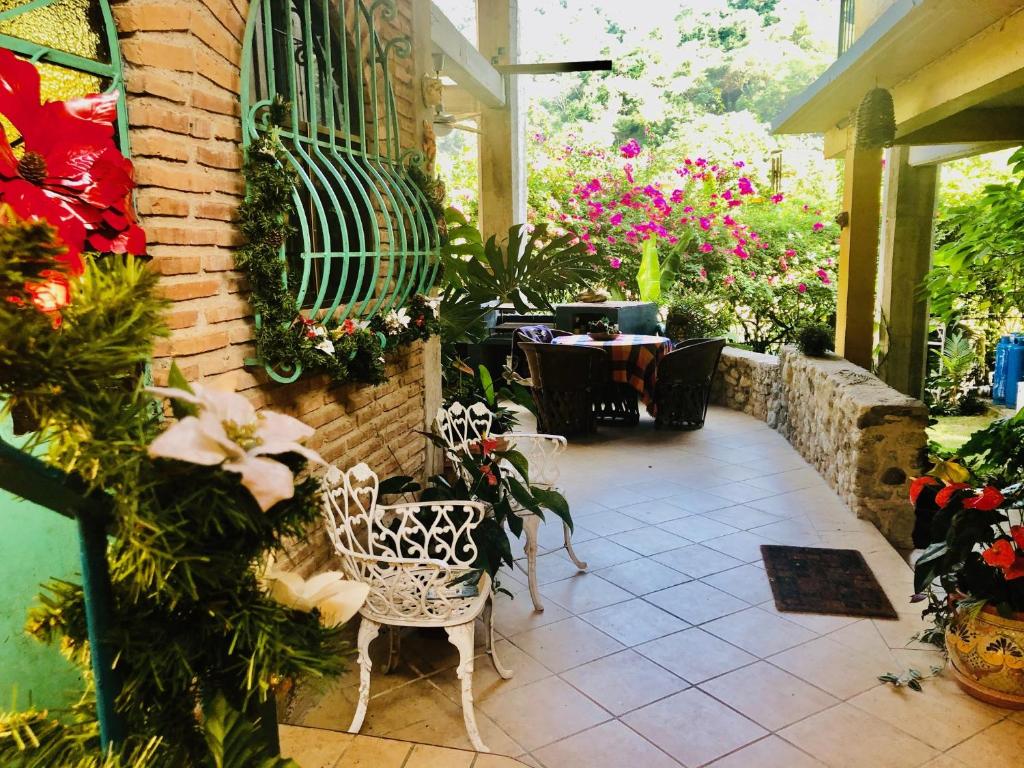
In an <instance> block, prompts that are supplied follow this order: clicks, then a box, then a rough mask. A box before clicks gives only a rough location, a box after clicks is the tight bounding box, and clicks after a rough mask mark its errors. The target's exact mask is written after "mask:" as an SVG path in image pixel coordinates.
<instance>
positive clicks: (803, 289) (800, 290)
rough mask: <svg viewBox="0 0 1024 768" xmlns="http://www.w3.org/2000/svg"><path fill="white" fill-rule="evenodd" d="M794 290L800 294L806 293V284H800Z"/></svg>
mask: <svg viewBox="0 0 1024 768" xmlns="http://www.w3.org/2000/svg"><path fill="white" fill-rule="evenodd" d="M796 289H797V290H798V291H799V292H800V293H807V283H800V285H798V286H797V287H796Z"/></svg>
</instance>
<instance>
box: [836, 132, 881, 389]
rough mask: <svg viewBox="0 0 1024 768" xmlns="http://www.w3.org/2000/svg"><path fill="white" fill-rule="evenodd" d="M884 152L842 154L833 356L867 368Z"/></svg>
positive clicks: (850, 150) (851, 150)
mask: <svg viewBox="0 0 1024 768" xmlns="http://www.w3.org/2000/svg"><path fill="white" fill-rule="evenodd" d="M881 184H882V150H881V149H859V148H857V147H856V145H852V146H850V148H848V149H847V150H846V166H845V169H844V171H843V211H844V212H845V214H846V216H847V221H846V226H844V227H843V229H842V234H841V235H840V237H839V279H838V295H837V297H836V354H838V355H841V356H842V357H845V358H846V359H847V360H849V361H850V362H851V363H855V364H856V365H859V366H861V367H862V368H867V369H868V370H870V369H871V352H872V348H873V346H874V322H875V278H876V275H877V269H878V219H879V197H880V193H881Z"/></svg>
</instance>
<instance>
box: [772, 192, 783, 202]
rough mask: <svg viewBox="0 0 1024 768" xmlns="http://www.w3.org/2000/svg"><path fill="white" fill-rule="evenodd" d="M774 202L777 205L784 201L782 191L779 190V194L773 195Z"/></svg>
mask: <svg viewBox="0 0 1024 768" xmlns="http://www.w3.org/2000/svg"><path fill="white" fill-rule="evenodd" d="M772 202H773V203H775V204H776V205H777V204H779V203H781V202H782V193H781V192H779V193H778V194H777V195H772Z"/></svg>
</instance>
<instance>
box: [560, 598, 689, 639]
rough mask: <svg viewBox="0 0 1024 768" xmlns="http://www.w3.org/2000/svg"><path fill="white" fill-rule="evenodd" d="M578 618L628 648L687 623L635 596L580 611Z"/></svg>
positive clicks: (661, 635) (680, 628)
mask: <svg viewBox="0 0 1024 768" xmlns="http://www.w3.org/2000/svg"><path fill="white" fill-rule="evenodd" d="M580 618H582V619H583V620H584V621H586V622H588V623H589V624H593V625H594V626H595V627H597V628H598V629H600V630H601V631H602V632H604V633H605V634H607V635H611V636H612V637H614V638H615V639H616V640H618V641H619V642H620V643H622V644H623V645H625V646H627V647H632V646H634V645H639V644H640V643H646V642H648V641H650V640H654V639H656V638H659V637H664V636H665V635H670V634H672V633H673V632H679V631H681V630H684V629H686V628H687V627H689V626H690V625H689V624H687V623H686V622H685V621H683V620H682V619H679V618H676V617H675V616H673V615H672V614H671V613H666V612H665V611H663V610H661V609H660V608H657V607H655V606H653V605H651V604H650V603H648V602H647V601H646V600H641V599H640V598H634V599H632V600H628V601H626V602H624V603H618V604H617V605H609V606H607V607H605V608H599V609H598V610H596V611H590V612H589V613H585V614H583V615H582V616H581V617H580Z"/></svg>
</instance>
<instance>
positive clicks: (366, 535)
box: [322, 464, 512, 752]
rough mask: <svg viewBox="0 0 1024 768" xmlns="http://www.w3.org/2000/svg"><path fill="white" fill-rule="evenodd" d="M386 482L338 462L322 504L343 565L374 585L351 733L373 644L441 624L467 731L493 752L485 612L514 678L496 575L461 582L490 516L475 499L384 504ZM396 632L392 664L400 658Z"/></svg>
mask: <svg viewBox="0 0 1024 768" xmlns="http://www.w3.org/2000/svg"><path fill="white" fill-rule="evenodd" d="M378 488H379V481H378V479H377V475H376V474H374V473H373V471H372V470H371V469H370V468H369V467H368V466H366V464H357V465H356V466H355V467H353V468H352V469H350V470H348V471H347V472H341V471H340V470H338V469H337V468H332V469H331V471H329V472H328V474H327V476H326V478H325V481H324V493H323V497H322V498H323V511H324V517H325V518H326V519H327V533H328V535H329V536H330V538H331V542H332V543H333V544H334V549H335V551H336V552H337V554H338V557H339V558H340V560H341V567H342V570H343V571H344V572H345V573H346V575H347V576H348V577H349V578H351V579H353V580H356V581H359V582H362V583H365V584H367V585H369V587H370V593H369V597H367V599H366V602H365V603H364V604H363V607H362V608H361V609H360V611H359V613H360V615H361V616H362V620H361V622H360V624H359V635H358V640H357V645H358V651H359V656H358V664H359V701H358V704H357V705H356V713H355V716H354V717H353V718H352V724H351V725H350V726H349V729H348V730H349V733H359V730H360V728H362V725H363V719H364V718H365V716H366V707H367V704H368V703H369V700H370V670H371V668H372V666H373V664H372V662H371V660H370V651H369V648H370V643H371V642H373V640H374V638H376V637H377V635H378V634H379V633H380V630H381V627H382V626H388V627H392V628H393V627H443V628H444V630H445V631H446V632H447V633H448V639H449V640H450V641H451V643H452V645H454V646H455V647H456V648H458V650H459V666H458V667H457V668H456V674H457V675H458V678H459V682H460V683H461V687H462V715H463V720H464V721H465V725H466V732H467V733H468V734H469V740H470V741H471V742H472V743H473V748H474V749H475V750H476V751H478V752H487V751H488V749H487V747H486V746H485V745H484V743H483V741H482V740H481V738H480V731H479V729H478V728H477V723H476V715H475V713H474V709H473V659H474V656H475V655H476V654H475V652H474V640H473V636H474V633H475V625H476V619H477V617H478V616H480V615H481V614H483V616H484V631H485V633H486V636H485V641H486V643H485V645H486V650H487V653H488V654H490V656H491V661H492V662H493V664H494V668H495V670H497V672H498V675H499V676H500V677H502V678H503V679H506V680H507V679H508V678H510V677H512V672H511V671H510V670H508V669H506V668H505V667H504V666H503V665H502V664H501V662H500V661H499V659H498V656H497V654H496V652H495V648H494V622H493V599H492V598H493V595H492V589H491V580H490V578H489V577H488V575H487V574H486V573H483V574H481V576H480V578H479V581H478V582H477V584H476V589H475V590H474V589H467V588H466V587H465V586H464V585H457V584H454V582H457V580H458V579H459V578H461V577H464V576H466V575H467V574H468V573H469V572H470V571H472V570H473V568H472V566H473V563H474V561H475V560H476V557H477V545H476V542H474V540H473V529H474V528H476V527H477V526H478V525H479V524H480V522H481V521H482V520H483V519H484V515H485V514H487V509H486V508H485V507H484V505H483V504H480V503H477V502H475V501H438V502H429V503H412V504H395V505H394V506H385V505H383V504H378V503H377V494H378ZM395 638H396V635H395V634H394V632H392V635H391V640H392V642H391V645H390V653H389V659H388V663H387V665H386V666H385V671H387V669H388V668H390V667H391V666H392V664H393V661H394V659H393V657H394V655H395V652H396V645H395Z"/></svg>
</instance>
